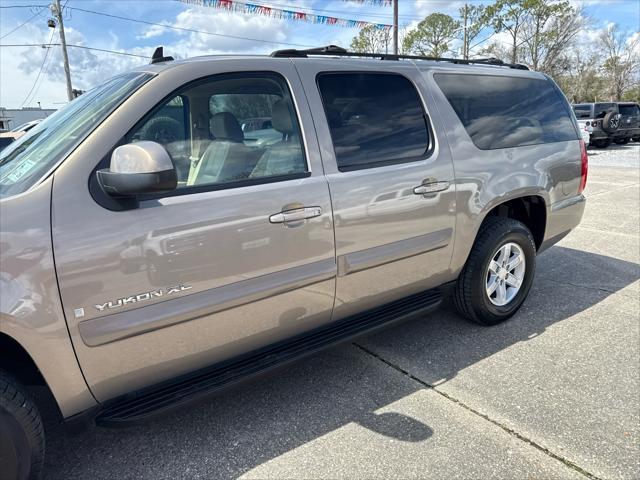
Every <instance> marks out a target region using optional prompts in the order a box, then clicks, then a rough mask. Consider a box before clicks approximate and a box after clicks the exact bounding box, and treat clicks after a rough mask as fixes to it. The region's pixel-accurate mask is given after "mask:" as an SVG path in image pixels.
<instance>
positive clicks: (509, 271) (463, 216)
mask: <svg viewBox="0 0 640 480" xmlns="http://www.w3.org/2000/svg"><path fill="white" fill-rule="evenodd" d="M353 56H354V54H349V53H348V52H345V51H344V50H342V49H339V48H337V47H328V48H323V49H317V50H309V51H299V50H288V51H278V52H274V54H272V55H271V56H255V57H246V56H242V57H230V56H224V57H202V58H194V59H190V60H185V61H179V62H176V61H172V59H171V58H169V57H163V55H162V53H161V52H157V54H156V55H155V56H154V57H155V58H154V60H153V61H152V64H151V65H147V66H143V67H140V68H139V69H137V70H135V71H132V72H129V73H126V74H123V75H119V76H117V77H114V78H112V79H111V80H108V81H106V82H105V83H104V84H102V85H100V86H98V87H97V88H95V89H94V90H92V91H89V92H87V93H85V94H84V95H82V96H81V97H79V98H77V99H76V100H74V101H73V102H71V103H70V104H69V105H68V106H66V107H65V108H63V109H62V110H60V111H59V112H57V113H56V114H54V115H52V116H51V117H49V118H47V119H46V120H45V121H43V122H42V123H41V124H40V125H38V126H37V127H35V128H34V129H33V130H31V131H30V132H28V133H27V134H26V135H25V136H24V137H22V138H20V139H19V140H17V141H16V142H15V143H14V144H12V145H11V146H9V147H8V148H7V149H6V150H4V151H3V152H2V153H1V154H0V196H1V200H0V212H1V215H0V231H1V233H0V262H1V273H0V300H1V301H0V351H1V352H2V356H1V361H0V369H1V372H2V373H0V462H1V463H2V469H3V473H6V472H8V476H9V477H10V478H11V477H17V478H33V477H37V476H38V475H39V473H40V472H41V468H42V459H43V455H44V437H43V430H42V424H41V419H40V415H39V413H38V411H37V409H36V408H35V406H34V403H33V401H32V400H31V396H30V394H29V390H28V386H29V385H31V384H34V383H35V384H37V383H39V384H42V385H46V386H47V388H48V389H49V390H50V392H51V394H52V396H53V397H54V398H55V400H56V402H57V405H58V407H59V409H60V413H61V414H62V416H63V417H64V418H65V419H67V420H74V419H86V418H89V419H91V420H92V421H93V420H95V421H96V422H97V423H98V424H99V425H103V426H113V425H122V424H128V423H132V422H136V421H140V420H144V419H146V418H149V417H151V416H153V415H157V414H159V413H163V412H165V411H167V410H168V409H171V408H175V407H177V406H182V405H185V404H186V403H188V402H192V401H194V400H199V399H202V398H205V397H207V396H208V395H210V394H211V393H212V392H215V391H218V390H220V389H222V388H224V387H226V386H228V385H231V384H234V383H236V382H238V381H241V380H243V379H246V378H249V377H251V376H254V375H256V374H259V373H261V372H264V371H266V370H268V369H271V368H273V367H276V366H278V365H281V364H284V363H286V362H289V361H291V360H294V359H297V358H300V357H302V356H305V355H309V354H312V353H314V352H316V351H318V350H320V349H322V348H324V347H326V346H328V345H331V344H334V343H336V342H338V341H344V340H346V339H349V338H352V337H354V336H355V335H361V334H363V333H365V332H369V331H371V330H373V329H376V328H379V327H382V326H384V325H388V324H389V323H391V322H395V321H399V320H406V319H408V318H415V317H421V316H424V315H425V313H426V312H429V311H431V310H432V309H434V308H436V307H437V306H438V305H439V304H440V302H441V299H442V293H441V291H440V289H439V287H440V286H442V285H444V284H447V283H451V282H456V284H455V285H456V287H455V295H454V297H455V303H456V306H457V308H458V310H459V311H460V313H461V314H462V315H463V316H465V317H467V318H469V319H470V320H473V321H475V322H478V323H481V324H483V325H493V324H496V323H499V322H502V321H504V320H506V319H508V318H509V317H511V316H512V315H513V314H514V313H515V312H516V311H517V310H518V308H519V307H520V306H521V305H522V303H523V302H524V300H525V298H526V296H527V294H528V292H529V289H530V287H531V284H532V282H533V278H534V270H535V263H536V255H537V254H539V253H540V252H542V251H543V250H545V249H546V248H548V247H549V246H551V245H553V244H554V243H555V242H557V241H558V240H559V239H560V238H562V237H563V236H564V235H566V234H567V233H569V231H570V230H571V229H573V228H574V227H575V226H576V225H578V223H579V222H580V219H581V217H582V213H583V210H584V206H585V199H584V196H583V195H582V191H583V189H584V186H585V182H586V174H587V156H586V150H585V148H584V143H583V142H582V140H580V134H579V131H578V126H577V124H576V121H575V117H574V116H573V114H572V113H571V107H570V105H569V104H568V103H567V101H566V99H565V98H564V96H563V95H562V93H561V92H560V90H559V89H558V88H557V86H556V85H555V84H554V83H553V82H552V81H551V80H550V79H549V78H548V77H546V76H545V75H543V74H540V73H536V72H531V71H528V70H527V69H526V68H525V67H522V66H520V65H509V64H503V63H501V62H497V61H495V60H487V61H481V60H477V61H461V60H448V59H437V60H434V59H428V60H426V59H421V58H419V57H404V56H402V57H395V56H390V55H382V56H381V55H373V54H372V55H364V54H357V57H359V58H352V57H353ZM368 57H370V58H368ZM255 118H268V119H270V124H267V123H265V124H264V125H263V128H261V129H259V130H255V131H251V129H245V130H243V129H242V127H241V125H242V124H243V123H245V124H246V123H247V122H248V121H249V120H251V119H255ZM255 132H258V134H257V136H252V134H253V133H255ZM425 321H428V320H425Z"/></svg>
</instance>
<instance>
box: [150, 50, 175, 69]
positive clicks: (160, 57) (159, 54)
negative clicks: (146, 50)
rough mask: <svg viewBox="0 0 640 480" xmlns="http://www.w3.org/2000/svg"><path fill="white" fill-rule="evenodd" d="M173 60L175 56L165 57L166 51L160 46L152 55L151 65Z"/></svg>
mask: <svg viewBox="0 0 640 480" xmlns="http://www.w3.org/2000/svg"><path fill="white" fill-rule="evenodd" d="M172 60H173V57H165V56H164V52H163V48H162V47H158V48H156V49H155V51H154V52H153V55H151V62H149V63H151V65H153V64H154V63H161V62H170V61H172Z"/></svg>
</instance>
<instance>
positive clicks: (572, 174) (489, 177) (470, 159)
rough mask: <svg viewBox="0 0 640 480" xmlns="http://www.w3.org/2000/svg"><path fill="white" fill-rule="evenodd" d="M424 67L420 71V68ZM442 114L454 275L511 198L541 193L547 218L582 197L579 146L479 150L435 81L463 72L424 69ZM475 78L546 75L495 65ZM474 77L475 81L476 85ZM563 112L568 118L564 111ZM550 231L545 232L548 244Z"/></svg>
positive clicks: (571, 143)
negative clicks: (452, 192) (452, 191)
mask: <svg viewBox="0 0 640 480" xmlns="http://www.w3.org/2000/svg"><path fill="white" fill-rule="evenodd" d="M419 68H420V67H419ZM422 73H423V76H424V77H425V80H426V81H427V82H428V83H429V85H430V86H431V90H432V92H433V98H434V102H435V105H436V108H437V111H438V117H439V118H438V117H436V118H435V119H434V122H435V121H440V122H443V123H444V124H445V125H446V128H445V131H446V136H447V140H448V142H449V145H450V148H451V154H452V158H453V165H454V170H455V184H456V204H457V217H456V239H455V247H454V253H453V258H452V262H451V270H452V273H455V274H456V275H457V274H458V273H459V272H460V270H462V267H463V266H464V264H465V262H466V259H467V257H468V255H469V252H470V250H471V247H472V246H473V242H474V241H475V238H476V235H477V233H478V230H479V228H480V225H481V224H482V221H483V220H484V218H485V217H486V215H487V214H488V213H489V212H490V211H491V210H492V209H493V208H494V207H496V206H497V205H500V204H501V203H504V202H506V201H508V200H511V199H514V198H518V197H523V196H529V195H536V196H539V197H541V198H542V199H543V200H544V203H545V207H546V211H547V219H549V217H550V214H551V212H552V206H553V205H554V204H559V202H562V201H564V200H566V199H568V198H571V197H573V196H575V195H576V194H577V191H578V186H579V183H580V168H581V165H580V144H579V141H578V138H577V132H576V140H572V141H568V142H557V143H548V144H541V145H529V146H525V147H517V148H502V149H495V150H480V149H479V148H477V147H476V146H475V145H474V144H473V142H472V141H471V138H470V137H469V135H468V134H467V131H466V130H465V128H464V126H463V125H462V123H461V122H460V120H459V118H458V116H457V115H456V113H455V111H454V110H453V108H452V107H451V105H450V104H449V102H448V101H447V99H446V97H445V96H444V94H443V93H442V91H441V90H440V89H439V87H438V86H437V84H436V82H435V81H434V79H433V74H434V73H461V72H460V70H459V69H457V68H455V67H454V68H450V67H449V68H447V67H430V68H422ZM473 73H474V74H486V75H509V76H526V77H531V76H536V75H538V76H539V77H540V78H542V79H544V78H545V77H544V76H543V75H541V74H537V73H534V72H523V71H518V70H507V69H505V68H495V67H486V68H485V67H477V71H476V69H475V68H474V71H473ZM472 78H473V77H470V81H472ZM559 114H568V113H565V112H562V113H559ZM548 234H549V232H545V240H546V239H547V238H548V237H547V236H548Z"/></svg>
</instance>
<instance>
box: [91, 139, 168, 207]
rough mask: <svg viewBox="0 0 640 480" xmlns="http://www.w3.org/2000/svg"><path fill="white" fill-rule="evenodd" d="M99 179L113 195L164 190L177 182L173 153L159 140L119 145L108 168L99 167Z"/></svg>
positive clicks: (104, 188) (103, 186) (129, 194)
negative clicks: (172, 158)
mask: <svg viewBox="0 0 640 480" xmlns="http://www.w3.org/2000/svg"><path fill="white" fill-rule="evenodd" d="M97 175H98V182H100V185H101V186H102V188H103V190H104V191H105V192H106V193H108V194H109V195H112V196H132V195H138V194H143V193H161V192H168V191H171V190H174V189H175V188H176V187H177V186H178V176H177V174H176V169H175V166H174V165H173V161H172V160H171V157H170V156H169V154H168V153H167V151H166V150H165V149H164V147H163V146H162V145H160V144H159V143H156V142H147V141H145V142H136V143H128V144H127V145H122V146H120V147H118V148H116V149H115V150H114V151H113V154H112V155H111V164H110V166H109V168H108V169H104V170H98V172H97Z"/></svg>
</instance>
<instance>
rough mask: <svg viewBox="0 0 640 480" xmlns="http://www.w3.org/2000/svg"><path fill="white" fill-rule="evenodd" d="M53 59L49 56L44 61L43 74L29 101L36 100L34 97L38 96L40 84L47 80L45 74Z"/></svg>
mask: <svg viewBox="0 0 640 480" xmlns="http://www.w3.org/2000/svg"><path fill="white" fill-rule="evenodd" d="M49 50H51V49H50V48H48V49H47V51H49ZM52 59H53V55H49V58H48V59H47V60H46V64H45V66H44V74H43V75H42V77H41V80H40V83H38V86H37V87H36V89H35V90H34V91H33V95H32V97H31V99H30V100H29V101H33V99H35V98H36V95H38V92H39V91H40V87H42V84H43V83H44V81H45V79H46V78H47V73H48V72H49V66H50V65H51V60H52ZM27 103H29V102H27Z"/></svg>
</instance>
